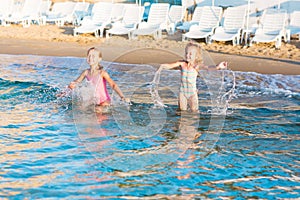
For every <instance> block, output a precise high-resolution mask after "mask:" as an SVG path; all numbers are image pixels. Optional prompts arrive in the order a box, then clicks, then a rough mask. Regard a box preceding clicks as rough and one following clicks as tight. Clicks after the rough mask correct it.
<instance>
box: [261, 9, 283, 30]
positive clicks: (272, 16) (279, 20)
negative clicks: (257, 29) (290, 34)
mask: <svg viewBox="0 0 300 200" xmlns="http://www.w3.org/2000/svg"><path fill="white" fill-rule="evenodd" d="M265 12H266V13H265V14H264V17H263V21H262V22H261V24H262V29H263V32H264V33H267V34H278V33H279V32H280V31H281V30H283V29H284V27H285V25H286V17H287V14H286V12H282V11H265Z"/></svg>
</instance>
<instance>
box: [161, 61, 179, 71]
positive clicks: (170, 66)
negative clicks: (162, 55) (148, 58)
mask: <svg viewBox="0 0 300 200" xmlns="http://www.w3.org/2000/svg"><path fill="white" fill-rule="evenodd" d="M181 64H182V62H180V61H178V62H175V63H165V64H161V65H160V67H159V68H158V70H159V71H161V70H163V69H174V68H176V67H179V66H180V65H181Z"/></svg>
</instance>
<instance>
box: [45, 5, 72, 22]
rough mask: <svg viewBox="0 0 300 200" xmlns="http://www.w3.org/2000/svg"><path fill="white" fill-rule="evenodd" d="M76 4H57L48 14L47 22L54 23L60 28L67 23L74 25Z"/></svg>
mask: <svg viewBox="0 0 300 200" xmlns="http://www.w3.org/2000/svg"><path fill="white" fill-rule="evenodd" d="M75 5H76V3H75V2H70V1H66V2H56V3H54V4H53V6H52V10H51V11H50V12H48V13H47V14H46V22H54V23H55V24H56V25H58V26H63V25H64V24H65V22H68V23H72V22H73V18H74V8H75Z"/></svg>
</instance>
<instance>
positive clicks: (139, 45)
mask: <svg viewBox="0 0 300 200" xmlns="http://www.w3.org/2000/svg"><path fill="white" fill-rule="evenodd" d="M71 30H72V27H57V26H55V25H46V26H41V27H40V26H30V27H29V28H23V27H19V26H15V25H14V26H10V27H0V54H12V55H39V56H60V57H61V56H62V57H85V56H86V51H87V49H88V48H90V47H93V46H95V47H97V48H99V49H100V50H101V51H102V54H103V60H105V61H108V62H121V63H131V64H147V63H156V64H161V63H169V62H175V61H176V60H179V59H182V58H183V55H184V48H185V45H186V44H187V42H186V41H185V42H182V41H181V33H178V32H177V33H176V34H174V35H166V34H163V39H161V40H154V39H153V38H152V37H149V36H145V37H142V38H138V39H137V40H128V39H127V37H123V36H113V37H111V38H109V39H106V38H96V37H94V36H93V35H91V34H87V35H79V36H76V37H74V36H73V35H72V31H71ZM197 42H199V43H200V44H201V46H202V47H203V49H205V50H206V51H208V52H209V55H210V57H211V58H212V60H213V61H214V63H215V64H217V63H219V62H221V61H228V63H229V69H231V70H233V71H243V72H257V73H261V74H284V75H300V49H299V46H300V41H297V40H293V41H292V43H291V44H284V45H283V47H282V49H280V50H275V49H274V48H272V47H271V46H272V45H271V44H258V45H255V46H252V47H246V48H245V47H243V46H232V45H231V44H230V43H226V44H225V43H217V42H214V43H213V44H210V45H206V44H205V43H203V42H201V41H197Z"/></svg>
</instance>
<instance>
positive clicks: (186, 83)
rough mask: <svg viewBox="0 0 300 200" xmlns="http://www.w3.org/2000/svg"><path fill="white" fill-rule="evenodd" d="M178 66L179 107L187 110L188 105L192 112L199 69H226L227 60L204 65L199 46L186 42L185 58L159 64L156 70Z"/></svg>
mask: <svg viewBox="0 0 300 200" xmlns="http://www.w3.org/2000/svg"><path fill="white" fill-rule="evenodd" d="M176 67H180V70H181V82H180V88H179V100H178V104H179V109H180V110H181V111H187V110H188V107H189V109H190V110H191V111H192V112H197V111H198V107H199V105H198V90H197V87H196V80H197V76H198V72H199V70H201V69H207V70H218V69H226V68H227V62H221V63H220V64H218V65H217V66H215V67H211V66H209V67H208V66H204V64H203V61H202V55H201V48H200V46H199V45H198V44H196V43H188V44H187V46H186V48H185V60H181V61H177V62H175V63H168V64H161V65H160V67H159V69H158V71H161V70H163V69H173V68H176Z"/></svg>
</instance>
